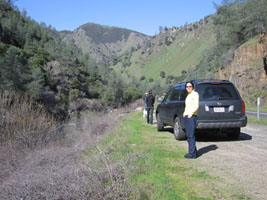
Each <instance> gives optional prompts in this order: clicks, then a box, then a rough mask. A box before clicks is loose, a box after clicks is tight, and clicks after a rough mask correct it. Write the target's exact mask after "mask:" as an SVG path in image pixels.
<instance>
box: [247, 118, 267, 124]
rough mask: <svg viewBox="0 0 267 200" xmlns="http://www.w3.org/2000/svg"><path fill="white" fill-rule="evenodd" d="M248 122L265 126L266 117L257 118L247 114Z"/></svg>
mask: <svg viewBox="0 0 267 200" xmlns="http://www.w3.org/2000/svg"><path fill="white" fill-rule="evenodd" d="M248 123H253V124H261V125H264V126H267V118H260V120H258V119H257V117H251V116H248Z"/></svg>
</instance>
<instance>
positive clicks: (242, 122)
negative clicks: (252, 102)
mask: <svg viewBox="0 0 267 200" xmlns="http://www.w3.org/2000/svg"><path fill="white" fill-rule="evenodd" d="M246 125H247V117H246V116H243V117H242V118H241V119H238V120H227V121H226V120H225V121H210V120H198V121H197V126H196V128H197V129H213V128H240V127H245V126H246Z"/></svg>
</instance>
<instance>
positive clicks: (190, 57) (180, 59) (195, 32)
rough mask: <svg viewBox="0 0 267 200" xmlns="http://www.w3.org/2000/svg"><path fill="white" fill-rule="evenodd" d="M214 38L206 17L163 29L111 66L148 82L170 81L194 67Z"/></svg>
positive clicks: (208, 18)
mask: <svg viewBox="0 0 267 200" xmlns="http://www.w3.org/2000/svg"><path fill="white" fill-rule="evenodd" d="M214 41H215V37H214V33H213V30H212V20H211V18H210V17H206V18H205V19H203V20H200V21H199V22H196V23H194V24H189V25H186V26H184V27H181V28H178V27H172V28H170V29H164V30H163V31H162V32H161V33H160V34H158V35H156V36H154V37H153V38H151V40H149V41H147V42H146V45H145V46H144V47H142V48H140V49H138V50H137V51H134V52H132V54H130V55H127V56H123V57H121V58H120V60H119V61H118V62H117V63H113V65H112V68H113V69H114V70H115V71H116V72H117V73H119V74H122V75H123V76H124V77H128V78H129V77H130V76H135V77H136V78H137V79H138V80H143V81H145V80H147V81H148V82H151V83H153V82H154V81H157V82H161V83H165V82H166V79H168V80H167V81H168V82H173V81H174V80H173V79H175V78H176V77H180V76H182V75H186V73H187V72H188V71H190V70H192V69H194V68H195V67H196V65H197V64H198V63H199V62H200V60H201V59H202V57H203V53H205V50H206V49H208V48H210V47H211V46H213V44H214V43H215V42H214ZM127 63H129V64H128V65H127Z"/></svg>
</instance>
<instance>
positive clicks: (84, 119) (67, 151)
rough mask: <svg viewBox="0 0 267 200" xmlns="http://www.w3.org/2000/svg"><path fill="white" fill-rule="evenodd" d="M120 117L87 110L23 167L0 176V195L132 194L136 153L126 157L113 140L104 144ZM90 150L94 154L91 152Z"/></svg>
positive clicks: (100, 196) (91, 196)
mask: <svg viewBox="0 0 267 200" xmlns="http://www.w3.org/2000/svg"><path fill="white" fill-rule="evenodd" d="M120 116H121V115H118V113H115V112H112V113H109V114H105V115H103V114H100V113H92V112H87V113H82V114H81V116H80V117H79V118H73V119H72V120H70V122H69V123H68V124H65V125H64V131H63V132H64V137H61V140H57V142H50V143H49V144H47V145H46V146H45V148H35V149H34V151H31V152H27V157H25V159H24V160H23V161H18V160H17V161H18V162H19V168H17V169H16V171H13V173H12V174H10V175H9V176H8V177H6V178H5V179H4V180H2V181H0V199H3V200H5V199H11V200H12V199H64V200H65V199H94V200H98V199H129V195H130V193H131V192H132V188H131V186H130V185H129V184H128V183H129V181H128V178H127V177H128V174H129V171H131V168H132V166H133V165H132V162H133V161H134V160H135V158H136V156H135V155H131V154H129V155H128V156H126V157H125V156H121V155H119V154H118V152H116V151H115V149H116V147H115V146H113V145H112V144H111V145H107V146H106V147H104V148H102V147H101V145H99V141H100V140H101V138H102V136H103V135H105V134H107V133H110V132H111V131H112V130H113V129H114V128H115V127H117V125H118V124H119V122H120ZM89 149H90V152H94V153H93V155H90V156H88V150H89ZM14 151H15V150H14ZM6 156H7V155H6Z"/></svg>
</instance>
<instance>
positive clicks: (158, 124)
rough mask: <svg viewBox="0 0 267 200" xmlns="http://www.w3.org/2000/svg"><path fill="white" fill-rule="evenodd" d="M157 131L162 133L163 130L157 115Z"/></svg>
mask: <svg viewBox="0 0 267 200" xmlns="http://www.w3.org/2000/svg"><path fill="white" fill-rule="evenodd" d="M157 129H158V131H163V129H164V125H163V123H162V121H161V119H160V116H159V114H157Z"/></svg>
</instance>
